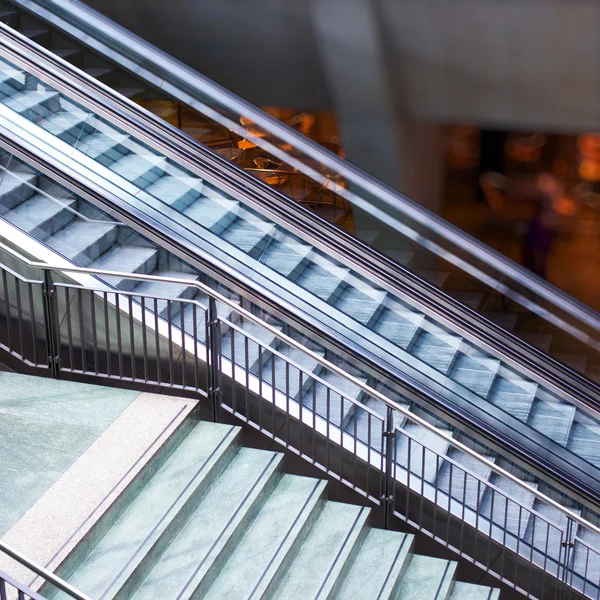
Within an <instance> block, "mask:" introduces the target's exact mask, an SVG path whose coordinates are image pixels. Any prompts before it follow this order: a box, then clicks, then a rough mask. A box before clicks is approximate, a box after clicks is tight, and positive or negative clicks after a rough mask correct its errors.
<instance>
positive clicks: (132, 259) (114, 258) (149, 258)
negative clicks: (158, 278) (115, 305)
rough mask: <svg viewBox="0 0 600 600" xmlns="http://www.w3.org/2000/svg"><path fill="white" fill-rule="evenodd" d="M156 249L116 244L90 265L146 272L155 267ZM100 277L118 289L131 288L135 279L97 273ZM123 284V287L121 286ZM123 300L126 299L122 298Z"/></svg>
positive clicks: (114, 269)
mask: <svg viewBox="0 0 600 600" xmlns="http://www.w3.org/2000/svg"><path fill="white" fill-rule="evenodd" d="M157 257H158V250H156V248H148V247H146V246H134V245H127V246H126V245H116V246H113V247H112V248H111V249H110V250H107V251H106V252H105V253H104V254H102V255H101V256H100V257H99V258H97V259H96V260H95V261H94V262H93V263H92V264H91V265H90V266H91V267H93V268H94V269H102V270H105V271H120V272H123V273H145V274H148V273H150V272H152V271H153V270H154V269H155V268H156V261H157ZM98 277H100V278H101V279H103V280H104V281H106V282H107V283H109V284H110V285H112V286H114V287H116V288H118V289H121V288H123V289H127V290H130V289H133V288H134V287H135V286H136V285H138V282H137V281H136V280H135V279H127V278H123V277H112V276H107V275H99V276H98ZM123 286H125V287H123ZM123 301H127V300H126V298H123Z"/></svg>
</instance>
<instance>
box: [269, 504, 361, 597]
mask: <svg viewBox="0 0 600 600" xmlns="http://www.w3.org/2000/svg"><path fill="white" fill-rule="evenodd" d="M370 512H371V509H370V508H365V507H363V506H355V505H352V504H342V503H339V502H327V503H326V504H325V506H324V508H323V511H322V512H321V514H320V515H319V518H318V519H317V521H316V523H315V524H314V526H313V527H312V529H311V530H310V532H309V534H308V536H307V537H306V540H305V541H304V543H303V544H302V546H301V547H300V550H299V552H298V555H297V556H296V558H295V559H294V562H293V563H292V564H291V566H290V568H289V569H288V570H287V572H286V574H285V576H284V577H283V580H282V582H281V584H280V585H279V587H278V588H277V590H276V592H275V593H274V595H273V597H275V598H277V599H278V600H294V599H295V598H319V597H320V598H328V597H329V595H330V594H331V592H332V591H333V590H334V588H335V586H336V583H337V581H338V578H339V577H340V575H341V574H342V573H343V572H344V567H346V566H347V565H346V562H347V561H350V560H351V558H352V557H353V556H354V554H355V553H356V552H357V551H358V548H359V543H360V540H361V536H362V535H363V534H364V533H366V529H365V525H366V522H367V519H368V517H369V513H370Z"/></svg>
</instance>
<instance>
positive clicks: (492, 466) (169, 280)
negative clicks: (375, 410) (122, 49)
mask: <svg viewBox="0 0 600 600" xmlns="http://www.w3.org/2000/svg"><path fill="white" fill-rule="evenodd" d="M0 250H2V251H3V252H5V253H6V254H8V255H9V256H11V257H13V258H15V259H17V260H18V261H19V262H21V263H23V264H25V265H26V266H27V267H29V268H31V269H41V270H45V271H52V272H57V273H61V272H62V273H79V274H82V275H91V276H101V277H111V278H114V279H131V280H135V281H154V282H157V283H165V284H185V285H188V286H191V287H195V288H197V289H198V290H199V291H201V292H202V293H203V294H205V295H206V296H208V297H210V298H213V299H214V300H215V301H217V302H219V303H222V304H224V305H225V306H227V307H228V308H229V309H230V310H231V311H233V312H236V313H237V314H238V315H239V316H241V317H242V318H244V319H246V320H248V321H251V322H253V323H255V324H256V325H259V326H260V327H261V328H264V329H266V330H267V331H268V332H269V333H270V334H271V335H273V336H275V337H277V338H278V339H279V340H281V341H282V342H284V343H285V344H287V345H289V346H291V347H293V348H295V349H296V350H299V351H300V352H302V353H304V354H306V355H308V356H309V357H310V358H311V359H312V360H314V361H316V362H318V363H319V364H320V365H321V366H322V367H324V368H325V369H327V370H329V371H331V372H333V373H335V374H336V375H339V376H340V377H342V378H343V379H345V380H346V381H348V382H349V383H351V384H352V385H355V386H357V387H359V388H360V389H361V390H362V391H363V392H365V393H366V394H367V395H368V396H370V397H373V398H376V399H377V400H379V401H380V402H382V403H383V404H384V405H385V406H386V407H389V408H391V409H392V410H393V411H395V412H397V413H400V414H402V415H403V416H404V417H406V419H408V420H409V421H411V422H413V423H417V424H419V425H420V426H422V427H423V428H425V429H427V431H429V432H431V433H433V434H434V435H436V436H438V437H440V438H442V439H443V440H444V441H445V442H446V443H447V444H448V445H449V446H452V447H453V448H455V449H456V450H459V451H461V452H464V453H465V454H467V455H468V456H469V457H471V458H473V459H475V460H476V461H478V462H481V463H483V464H484V465H485V466H486V468H487V469H489V470H490V471H491V472H493V473H495V474H496V475H499V476H501V477H505V478H506V479H508V480H509V481H511V482H512V483H514V484H516V485H517V486H518V487H519V488H522V489H525V490H526V491H527V492H528V493H529V494H531V495H533V496H535V497H536V498H537V499H538V500H540V501H541V502H543V503H544V504H548V505H550V506H552V507H553V508H555V509H556V510H558V511H559V512H561V513H562V514H564V515H565V516H566V517H567V518H569V519H572V520H573V521H575V522H576V523H578V524H579V525H581V526H583V527H585V528H587V529H590V530H591V531H593V532H594V533H596V534H598V535H600V527H597V526H595V525H594V524H593V523H590V522H589V521H587V520H586V519H584V518H582V517H581V516H580V515H578V514H577V513H576V512H574V511H571V510H570V509H568V508H567V507H565V506H562V505H561V504H559V503H558V502H556V501H555V500H553V499H552V498H550V497H548V496H546V495H545V494H542V493H541V492H539V491H538V490H537V489H536V488H534V487H533V486H529V485H527V484H526V483H525V482H524V481H522V480H521V479H519V478H518V477H515V476H514V475H513V474H512V473H510V472H509V471H506V470H505V469H503V468H502V467H499V466H498V465H497V464H496V463H494V462H493V461H491V460H489V459H487V458H486V457H485V456H482V455H480V454H478V453H477V452H475V451H474V450H472V449H471V448H469V447H468V446H466V445H465V444H463V443H462V442H460V441H459V440H457V439H455V438H453V437H452V435H449V434H447V433H445V432H444V431H443V430H440V429H438V428H437V427H435V426H434V425H432V424H431V423H429V422H428V421H426V420H425V419H423V418H422V417H420V416H419V415H417V414H415V413H413V412H411V411H410V410H409V409H407V408H406V407H404V406H402V405H401V404H398V403H397V402H394V401H393V400H391V399H390V398H388V397H387V396H385V395H383V394H382V393H381V392H378V391H377V390H376V389H374V388H372V387H370V386H369V385H367V384H366V383H364V382H363V381H361V380H360V379H358V378H356V377H354V376H353V375H350V374H349V373H347V372H346V371H344V370H343V369H341V368H340V367H338V366H337V365H334V364H333V363H331V362H329V361H328V360H327V359H325V358H323V357H322V356H321V355H319V354H318V353H316V352H313V351H312V350H310V349H309V348H307V347H306V346H304V345H302V344H301V343H300V342H298V341H296V340H294V339H293V338H291V337H289V336H287V335H286V334H284V333H282V332H281V331H280V330H279V329H277V328H276V327H273V326H272V325H270V324H269V323H267V322H265V321H263V320H262V319H260V318H259V317H257V316H256V315H254V314H253V313H252V312H251V311H248V310H246V309H244V308H243V307H242V306H240V305H239V304H237V303H235V302H234V301H232V300H231V299H229V298H227V297H226V296H223V295H221V294H219V293H218V292H216V291H215V290H213V289H212V288H210V287H209V286H207V285H206V284H204V283H202V282H200V281H197V280H196V281H194V280H190V279H179V278H177V277H164V276H158V275H146V274H142V273H128V272H122V271H113V270H107V269H94V268H89V267H77V266H67V265H53V264H51V263H45V262H38V261H33V260H30V259H28V258H27V257H26V256H24V255H22V254H21V253H20V252H18V251H17V250H15V249H14V248H11V247H10V246H7V245H6V244H4V243H3V242H0ZM0 266H1V267H2V268H8V267H6V266H5V265H3V264H2V263H0ZM20 277H21V276H20ZM23 280H24V281H26V282H29V280H28V279H23ZM32 281H33V280H32ZM81 287H82V288H83V289H90V290H91V291H95V290H94V289H92V288H88V287H87V286H85V285H81ZM188 302H191V303H198V301H197V300H193V299H192V300H189V301H188ZM198 304H199V303H198ZM328 385H329V384H328ZM334 391H337V390H335V388H334ZM337 393H339V394H340V395H341V396H342V397H345V396H344V394H343V392H341V391H337ZM366 408H367V410H368V411H369V412H370V409H368V407H366ZM466 470H468V469H466ZM511 499H512V498H511ZM513 501H514V502H517V504H518V501H516V500H513Z"/></svg>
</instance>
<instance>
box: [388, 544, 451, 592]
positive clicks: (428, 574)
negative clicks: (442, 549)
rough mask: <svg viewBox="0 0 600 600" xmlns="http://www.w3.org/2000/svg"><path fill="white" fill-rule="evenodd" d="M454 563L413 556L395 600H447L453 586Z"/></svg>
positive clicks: (440, 559)
mask: <svg viewBox="0 0 600 600" xmlns="http://www.w3.org/2000/svg"><path fill="white" fill-rule="evenodd" d="M456 566H457V565H456V563H455V562H453V561H450V560H445V559H442V558H431V557H429V556H419V555H417V554H415V555H414V556H413V557H412V559H411V561H410V564H409V565H408V568H407V569H406V572H405V573H404V577H402V581H401V583H400V586H399V588H398V591H397V593H396V596H395V598H398V599H402V600H447V599H448V598H449V596H450V593H451V591H452V587H453V584H454V574H455V572H456Z"/></svg>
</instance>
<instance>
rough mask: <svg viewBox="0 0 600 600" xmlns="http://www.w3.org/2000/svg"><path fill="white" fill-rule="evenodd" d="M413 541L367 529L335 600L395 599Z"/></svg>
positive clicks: (409, 556) (404, 537) (410, 537)
mask: <svg viewBox="0 0 600 600" xmlns="http://www.w3.org/2000/svg"><path fill="white" fill-rule="evenodd" d="M413 540H414V536H412V535H409V534H407V533H397V532H395V531H394V532H392V531H384V530H382V529H371V530H370V531H369V532H368V534H367V536H366V537H365V540H364V542H363V543H362V546H361V547H360V550H359V552H358V554H357V555H356V558H355V559H354V562H353V563H352V566H351V567H350V569H349V570H348V574H347V576H346V578H345V579H344V581H343V583H342V585H341V586H340V588H339V592H338V593H337V594H336V596H335V598H336V600H355V599H356V598H361V600H389V599H391V598H395V593H396V591H397V589H398V585H399V583H400V581H401V579H402V576H403V575H404V572H405V571H406V569H407V568H408V565H409V562H410V559H411V554H410V552H411V548H412V545H413Z"/></svg>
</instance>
